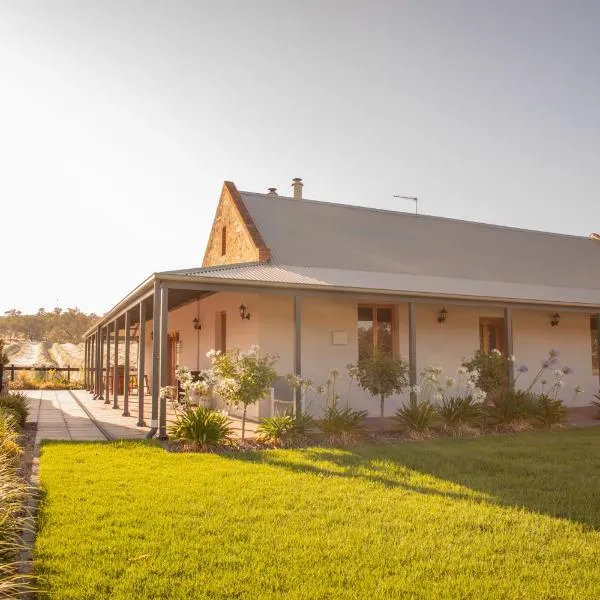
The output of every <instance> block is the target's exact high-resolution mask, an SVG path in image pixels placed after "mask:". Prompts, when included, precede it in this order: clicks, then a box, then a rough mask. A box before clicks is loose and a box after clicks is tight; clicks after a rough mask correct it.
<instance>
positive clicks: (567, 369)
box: [562, 367, 573, 375]
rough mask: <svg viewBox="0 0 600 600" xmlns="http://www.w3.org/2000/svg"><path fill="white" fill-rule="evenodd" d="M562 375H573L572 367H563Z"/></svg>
mask: <svg viewBox="0 0 600 600" xmlns="http://www.w3.org/2000/svg"><path fill="white" fill-rule="evenodd" d="M562 373H563V375H571V373H573V369H571V367H563V368H562Z"/></svg>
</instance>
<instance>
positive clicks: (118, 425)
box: [27, 390, 256, 443]
mask: <svg viewBox="0 0 600 600" xmlns="http://www.w3.org/2000/svg"><path fill="white" fill-rule="evenodd" d="M27 395H28V396H29V399H30V404H31V405H30V415H29V420H30V421H33V422H37V425H38V430H37V436H36V443H39V442H41V441H42V440H89V441H94V440H128V439H144V438H145V437H146V434H147V433H148V431H149V430H150V428H149V427H148V426H147V425H145V426H143V427H138V426H137V422H138V402H137V396H135V397H133V398H132V401H131V402H130V407H129V411H130V416H128V417H124V416H123V398H122V397H119V408H116V409H115V408H113V407H112V401H111V404H104V401H103V400H93V397H92V394H90V393H89V392H87V391H85V390H57V391H54V390H30V391H28V392H27ZM144 416H145V421H146V423H148V424H149V423H150V398H149V397H147V398H145V402H144ZM174 418H175V413H174V412H173V410H172V409H171V406H170V405H169V406H168V411H167V422H170V421H172V420H174ZM231 421H232V429H233V431H234V436H239V434H240V432H241V421H240V419H237V418H235V417H231ZM255 430H256V423H246V432H247V436H248V437H253V436H254V435H255Z"/></svg>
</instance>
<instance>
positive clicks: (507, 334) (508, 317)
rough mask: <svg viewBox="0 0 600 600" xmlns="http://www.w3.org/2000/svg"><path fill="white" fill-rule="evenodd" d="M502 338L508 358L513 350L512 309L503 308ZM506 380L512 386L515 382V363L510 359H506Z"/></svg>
mask: <svg viewBox="0 0 600 600" xmlns="http://www.w3.org/2000/svg"><path fill="white" fill-rule="evenodd" d="M504 339H505V340H506V354H507V356H508V357H509V358H510V357H511V356H512V355H513V354H514V350H513V329H512V309H511V308H508V307H507V308H505V309H504ZM508 382H509V384H510V385H511V386H512V385H513V383H514V382H515V365H514V363H513V362H512V360H509V361H508Z"/></svg>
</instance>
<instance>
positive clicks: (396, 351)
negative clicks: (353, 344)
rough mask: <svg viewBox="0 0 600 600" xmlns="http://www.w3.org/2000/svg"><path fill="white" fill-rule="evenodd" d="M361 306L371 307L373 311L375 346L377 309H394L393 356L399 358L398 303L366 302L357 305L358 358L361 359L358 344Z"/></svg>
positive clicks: (374, 345)
mask: <svg viewBox="0 0 600 600" xmlns="http://www.w3.org/2000/svg"><path fill="white" fill-rule="evenodd" d="M361 308H370V309H371V310H372V311H373V348H377V334H378V327H377V323H378V321H377V310H378V309H380V308H383V309H390V310H391V311H392V356H393V357H394V358H398V355H399V350H400V349H399V339H398V338H399V328H398V310H397V305H396V304H365V303H362V302H361V303H359V304H357V305H356V339H357V349H356V350H357V359H358V360H360V347H359V344H358V323H359V319H358V311H359V310H360V309H361Z"/></svg>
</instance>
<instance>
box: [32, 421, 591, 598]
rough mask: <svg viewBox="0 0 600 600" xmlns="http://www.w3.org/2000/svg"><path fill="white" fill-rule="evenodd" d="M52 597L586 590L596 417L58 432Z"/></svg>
mask: <svg viewBox="0 0 600 600" xmlns="http://www.w3.org/2000/svg"><path fill="white" fill-rule="evenodd" d="M41 479H42V484H43V487H44V489H45V490H46V497H45V499H44V501H43V505H42V512H41V523H40V528H41V530H40V532H39V536H38V539H37V546H36V560H37V573H38V574H39V575H40V576H41V578H42V584H43V585H44V586H46V589H47V592H48V593H47V595H44V594H42V597H43V598H45V597H47V598H60V599H61V600H68V599H73V598H78V599H84V598H85V599H95V600H99V599H102V598H110V599H114V600H125V599H144V598H148V599H149V598H152V599H160V598H177V599H186V600H187V599H190V600H191V599H204V598H206V599H219V598H227V599H230V598H233V599H250V598H252V599H269V600H271V599H275V598H278V599H283V598H285V599H293V600H296V599H297V600H299V599H302V600H306V599H323V600H325V599H328V600H329V599H339V598H344V599H357V598H365V599H369V600H374V599H384V598H385V599H388V598H434V599H444V598H461V599H462V598H473V599H479V598H485V599H488V598H498V599H511V598H523V599H535V600H540V599H544V598H561V599H562V598H590V599H592V598H593V599H594V600H596V599H597V598H598V596H599V593H600V592H599V590H600V569H599V568H598V567H599V566H600V531H599V530H600V429H597V428H594V429H589V430H571V431H563V432H535V433H527V434H519V435H511V436H497V437H485V438H480V439H469V440H451V439H444V440H434V441H427V442H419V443H410V444H396V445H384V444H382V445H365V446H359V447H356V448H351V449H340V450H335V449H306V450H299V451H294V450H278V451H264V452H256V453H247V454H237V455H232V456H229V457H225V456H218V455H210V454H168V453H166V452H164V451H163V450H162V449H161V448H159V447H157V446H152V445H147V444H144V443H140V442H138V443H135V442H130V443H125V442H123V443H112V444H108V443H107V444H101V443H97V444H93V443H81V444H77V443H52V444H46V445H45V446H44V447H43V450H42V459H41Z"/></svg>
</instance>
